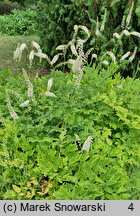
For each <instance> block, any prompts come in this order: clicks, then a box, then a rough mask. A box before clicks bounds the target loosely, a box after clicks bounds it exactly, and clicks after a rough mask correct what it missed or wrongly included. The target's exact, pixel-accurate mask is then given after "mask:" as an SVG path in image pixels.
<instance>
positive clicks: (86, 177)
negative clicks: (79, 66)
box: [0, 65, 140, 199]
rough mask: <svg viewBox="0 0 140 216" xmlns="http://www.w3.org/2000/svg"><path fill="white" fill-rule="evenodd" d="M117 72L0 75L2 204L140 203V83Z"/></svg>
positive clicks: (86, 69)
mask: <svg viewBox="0 0 140 216" xmlns="http://www.w3.org/2000/svg"><path fill="white" fill-rule="evenodd" d="M114 71H115V65H111V66H110V67H109V68H108V70H104V69H102V70H100V69H99V70H98V69H95V68H90V67H85V69H84V76H83V79H82V81H81V83H80V86H78V87H77V86H76V85H75V79H74V77H73V75H72V74H71V73H69V74H64V73H62V72H61V71H52V73H51V74H50V75H49V76H46V77H42V78H39V77H36V78H34V79H33V78H28V76H27V74H26V73H25V71H24V70H23V77H24V79H25V81H26V82H24V81H23V80H24V79H23V77H22V76H21V75H13V76H10V78H9V72H8V71H3V72H2V73H1V75H0V76H1V77H0V84H1V85H0V104H1V116H0V140H1V141H0V182H1V188H0V198H1V199H140V195H139V194H140V178H139V176H140V172H139V164H140V109H139V107H140V94H139V86H140V80H139V79H135V80H134V79H133V78H127V79H123V78H121V77H120V75H119V74H114ZM27 90H28V91H27ZM4 91H6V95H5V93H4ZM21 98H23V99H24V101H25V102H26V103H25V102H24V103H22V104H20V103H21V102H20V99H21ZM9 111H10V113H9ZM15 113H16V115H15ZM10 114H11V116H10ZM13 118H14V119H13Z"/></svg>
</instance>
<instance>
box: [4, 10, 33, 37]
mask: <svg viewBox="0 0 140 216" xmlns="http://www.w3.org/2000/svg"><path fill="white" fill-rule="evenodd" d="M35 19H36V12H35V11H33V10H31V9H27V10H17V9H15V10H12V12H11V14H10V15H3V16H0V32H1V33H3V34H7V35H32V34H35V33H36V29H37V27H36V22H35Z"/></svg>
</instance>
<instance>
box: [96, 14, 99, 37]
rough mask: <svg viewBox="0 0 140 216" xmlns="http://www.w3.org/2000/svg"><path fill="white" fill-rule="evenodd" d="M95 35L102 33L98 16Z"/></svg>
mask: <svg viewBox="0 0 140 216" xmlns="http://www.w3.org/2000/svg"><path fill="white" fill-rule="evenodd" d="M95 35H96V36H99V35H100V31H99V19H98V17H97V21H96V30H95Z"/></svg>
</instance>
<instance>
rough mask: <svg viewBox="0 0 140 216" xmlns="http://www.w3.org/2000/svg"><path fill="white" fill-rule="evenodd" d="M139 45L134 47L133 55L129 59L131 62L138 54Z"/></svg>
mask: <svg viewBox="0 0 140 216" xmlns="http://www.w3.org/2000/svg"><path fill="white" fill-rule="evenodd" d="M137 49H138V48H137V47H135V49H134V52H133V53H132V55H131V56H130V57H129V59H128V61H129V62H132V61H133V60H134V58H135V56H136V53H137Z"/></svg>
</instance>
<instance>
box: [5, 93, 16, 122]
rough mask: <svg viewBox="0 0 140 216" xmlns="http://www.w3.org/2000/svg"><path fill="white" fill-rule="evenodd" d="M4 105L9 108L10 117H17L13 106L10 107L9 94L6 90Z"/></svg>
mask: <svg viewBox="0 0 140 216" xmlns="http://www.w3.org/2000/svg"><path fill="white" fill-rule="evenodd" d="M6 105H7V108H8V110H9V113H10V115H11V117H12V118H13V119H18V118H19V116H18V115H17V113H16V112H15V110H14V108H13V107H12V105H11V101H10V98H9V95H8V93H7V92H6Z"/></svg>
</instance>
